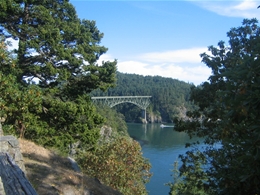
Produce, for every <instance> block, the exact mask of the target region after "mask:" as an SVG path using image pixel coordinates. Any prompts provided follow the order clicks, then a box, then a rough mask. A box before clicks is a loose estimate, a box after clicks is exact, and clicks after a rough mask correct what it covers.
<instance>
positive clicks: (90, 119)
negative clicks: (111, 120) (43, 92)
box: [27, 96, 104, 153]
mask: <svg viewBox="0 0 260 195" xmlns="http://www.w3.org/2000/svg"><path fill="white" fill-rule="evenodd" d="M43 110H44V112H43V113H42V114H41V115H40V119H41V121H43V122H44V123H45V124H48V128H46V129H45V130H43V129H40V132H38V131H37V132H35V131H36V130H34V129H31V132H32V135H33V136H29V135H28V137H27V138H29V139H31V140H35V141H36V142H38V143H40V144H42V145H45V146H49V147H56V148H59V149H60V150H61V151H62V152H66V153H68V150H69V147H68V146H69V145H70V144H73V143H76V142H80V146H81V147H82V148H83V149H89V148H93V147H94V146H95V144H96V143H97V141H98V139H99V136H100V133H99V132H100V127H101V125H102V123H103V121H104V119H103V118H102V117H101V116H100V115H99V114H98V113H97V112H96V109H95V107H94V105H92V103H91V102H90V100H89V98H88V97H86V96H83V97H79V98H77V99H76V100H74V101H66V102H64V101H62V100H60V99H58V98H51V97H45V99H44V101H43ZM33 132H34V133H33ZM42 135H44V136H42Z"/></svg>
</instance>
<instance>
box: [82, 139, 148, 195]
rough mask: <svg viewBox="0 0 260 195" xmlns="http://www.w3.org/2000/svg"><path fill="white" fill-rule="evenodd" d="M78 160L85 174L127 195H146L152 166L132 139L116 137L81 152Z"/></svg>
mask: <svg viewBox="0 0 260 195" xmlns="http://www.w3.org/2000/svg"><path fill="white" fill-rule="evenodd" d="M77 162H78V163H79V164H80V166H81V167H82V169H83V171H84V172H85V173H86V174H88V175H91V176H93V177H96V178H98V179H99V180H100V181H101V182H102V183H104V184H106V185H108V186H111V187H113V188H114V189H117V190H119V191H120V192H122V193H123V194H125V195H132V194H140V195H142V194H147V192H146V189H145V185H144V184H145V183H147V182H148V181H149V179H150V177H151V174H150V172H149V170H150V168H151V165H150V164H149V163H148V161H147V160H146V159H145V158H143V157H142V153H141V147H140V145H139V144H138V143H137V142H136V141H133V140H132V139H131V138H128V137H122V136H120V137H117V138H115V139H114V140H113V141H111V142H106V143H105V144H103V145H101V146H99V147H98V148H96V149H95V150H94V151H88V152H85V153H82V154H81V156H80V157H79V158H78V160H77Z"/></svg>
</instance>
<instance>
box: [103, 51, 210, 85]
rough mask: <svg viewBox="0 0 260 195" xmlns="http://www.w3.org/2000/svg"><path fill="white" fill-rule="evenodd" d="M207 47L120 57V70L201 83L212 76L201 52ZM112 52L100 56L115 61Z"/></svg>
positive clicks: (196, 83) (104, 59)
mask: <svg viewBox="0 0 260 195" xmlns="http://www.w3.org/2000/svg"><path fill="white" fill-rule="evenodd" d="M206 51H207V48H202V47H199V48H189V49H181V50H173V51H165V52H152V53H144V54H140V55H138V56H135V57H132V58H131V59H120V58H119V59H118V63H117V68H118V71H119V72H122V73H129V74H138V75H144V76H147V75H150V76H162V77H168V78H173V79H178V80H180V81H185V82H189V83H194V84H195V85H199V84H201V83H202V82H204V81H206V80H207V79H208V77H209V76H210V73H211V70H210V69H209V68H208V67H207V66H206V65H204V64H202V63H201V58H200V56H199V54H201V53H203V52H206ZM113 60H114V58H113V56H112V55H110V54H104V55H102V56H101V57H100V60H99V61H98V64H101V62H102V61H113Z"/></svg>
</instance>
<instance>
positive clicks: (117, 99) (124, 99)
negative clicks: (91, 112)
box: [91, 96, 152, 122]
mask: <svg viewBox="0 0 260 195" xmlns="http://www.w3.org/2000/svg"><path fill="white" fill-rule="evenodd" d="M151 97H152V96H103V97H91V99H92V101H93V102H98V103H101V104H103V105H106V106H109V107H110V108H112V107H114V106H116V105H118V104H122V103H132V104H135V105H136V106H138V107H139V108H141V109H143V110H144V119H145V122H147V121H146V108H147V107H148V106H149V104H150V103H151V101H150V98H151Z"/></svg>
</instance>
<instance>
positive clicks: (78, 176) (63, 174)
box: [19, 139, 121, 195]
mask: <svg viewBox="0 0 260 195" xmlns="http://www.w3.org/2000/svg"><path fill="white" fill-rule="evenodd" d="M19 142H20V148H21V152H22V154H23V158H24V164H25V168H26V172H27V173H26V176H27V178H28V180H29V181H30V182H31V184H32V185H33V187H34V188H35V190H36V191H37V193H38V194H39V195H56V194H60V195H62V194H64V195H82V194H85V195H88V194H91V195H120V194H121V193H119V192H117V191H114V190H112V189H111V188H109V187H107V186H104V185H102V184H101V183H100V182H99V181H98V180H96V179H93V178H90V177H87V176H83V175H82V173H78V172H75V171H74V170H73V169H72V167H71V162H70V161H69V159H68V158H65V157H61V156H59V155H57V154H55V153H54V152H51V151H50V150H47V149H45V148H43V147H41V146H38V145H36V144H35V143H33V142H30V141H27V140H23V139H20V140H19Z"/></svg>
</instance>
